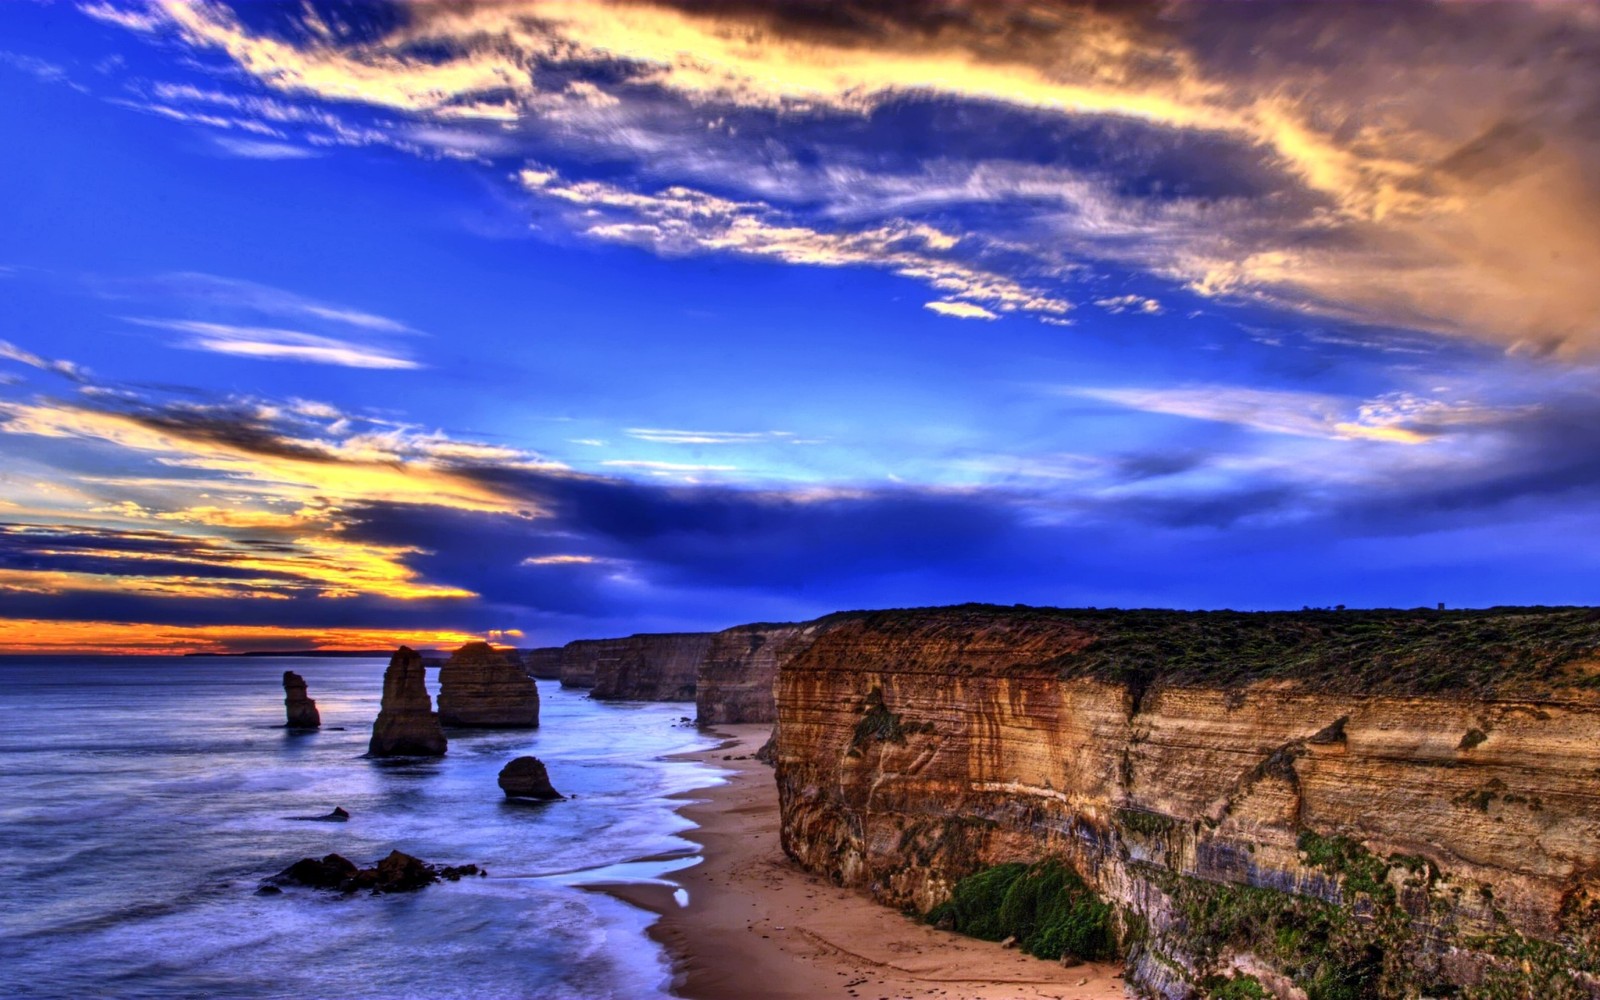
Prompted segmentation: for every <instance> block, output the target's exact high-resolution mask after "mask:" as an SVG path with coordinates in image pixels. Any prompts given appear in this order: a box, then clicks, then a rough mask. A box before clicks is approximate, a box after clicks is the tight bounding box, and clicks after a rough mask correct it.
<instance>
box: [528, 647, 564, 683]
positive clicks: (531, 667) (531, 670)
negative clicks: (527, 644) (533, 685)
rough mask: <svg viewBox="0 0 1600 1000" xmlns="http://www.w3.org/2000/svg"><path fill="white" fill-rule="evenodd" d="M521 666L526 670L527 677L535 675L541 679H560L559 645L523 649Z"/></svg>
mask: <svg viewBox="0 0 1600 1000" xmlns="http://www.w3.org/2000/svg"><path fill="white" fill-rule="evenodd" d="M522 668H523V669H524V670H526V671H527V672H528V676H529V677H536V678H538V679H539V680H541V681H557V680H560V679H561V647H560V646H545V647H542V648H540V649H527V650H523V652H522Z"/></svg>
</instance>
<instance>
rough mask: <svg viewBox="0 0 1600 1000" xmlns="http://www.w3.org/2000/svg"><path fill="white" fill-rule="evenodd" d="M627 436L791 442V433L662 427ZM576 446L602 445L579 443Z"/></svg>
mask: <svg viewBox="0 0 1600 1000" xmlns="http://www.w3.org/2000/svg"><path fill="white" fill-rule="evenodd" d="M628 436H629V437H631V438H635V439H637V440H640V441H649V442H650V443H652V444H758V443H762V442H768V441H793V440H795V434H794V432H793V431H688V430H673V429H670V428H664V427H629V428H628ZM575 443H577V444H604V442H595V441H587V440H585V441H579V442H575Z"/></svg>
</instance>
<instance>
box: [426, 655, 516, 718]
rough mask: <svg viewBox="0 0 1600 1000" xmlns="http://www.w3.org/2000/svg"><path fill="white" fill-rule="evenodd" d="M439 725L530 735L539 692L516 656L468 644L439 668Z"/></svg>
mask: <svg viewBox="0 0 1600 1000" xmlns="http://www.w3.org/2000/svg"><path fill="white" fill-rule="evenodd" d="M439 721H440V723H442V724H443V725H446V726H471V727H477V728H496V729H532V728H534V727H536V726H538V725H539V686H538V685H537V684H535V683H534V682H533V678H531V677H529V676H528V675H527V673H526V672H525V671H524V670H523V668H522V664H521V663H520V662H519V660H518V659H517V658H516V657H515V654H513V653H506V652H502V651H500V650H498V649H495V648H494V647H493V646H491V645H489V644H488V643H486V642H469V643H467V644H466V645H465V646H462V647H461V648H460V649H458V650H456V651H455V652H454V653H453V654H451V656H450V659H448V660H446V661H445V663H444V666H442V667H440V668H439Z"/></svg>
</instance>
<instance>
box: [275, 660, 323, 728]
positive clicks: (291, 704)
mask: <svg viewBox="0 0 1600 1000" xmlns="http://www.w3.org/2000/svg"><path fill="white" fill-rule="evenodd" d="M283 710H284V713H285V715H287V716H288V721H287V722H285V723H284V725H285V726H286V727H287V728H289V729H317V728H320V727H321V726H322V715H321V714H320V713H319V712H318V711H317V703H316V702H315V701H312V700H311V699H310V698H308V697H306V681H305V678H304V677H301V676H300V675H299V674H297V673H295V672H294V671H293V670H285V671H284V672H283Z"/></svg>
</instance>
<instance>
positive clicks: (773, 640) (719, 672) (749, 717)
mask: <svg viewBox="0 0 1600 1000" xmlns="http://www.w3.org/2000/svg"><path fill="white" fill-rule="evenodd" d="M838 620H842V616H830V617H828V618H823V619H818V620H817V621H814V622H801V623H789V624H782V625H769V624H754V625H737V626H735V627H733V628H730V629H724V630H723V631H721V632H718V633H716V634H715V635H713V636H712V637H711V643H710V645H709V646H708V647H707V649H706V655H705V659H704V660H703V661H702V662H701V664H700V671H699V673H698V675H697V676H696V679H695V695H694V702H695V721H696V722H697V723H698V724H699V725H702V726H715V725H719V724H721V725H736V724H738V723H744V722H772V721H774V720H775V719H776V718H777V715H778V711H777V703H776V701H775V700H774V697H773V685H774V684H776V683H777V680H778V668H779V667H780V666H781V665H782V664H783V663H784V662H786V661H787V660H788V659H789V658H790V657H793V656H795V655H796V654H798V653H800V652H802V651H804V650H805V648H806V647H807V646H809V645H810V644H811V642H812V641H813V640H814V639H815V638H816V637H817V636H818V635H820V634H822V633H823V632H824V631H826V630H827V629H828V628H830V627H832V625H833V624H834V623H835V622H836V621H838Z"/></svg>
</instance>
